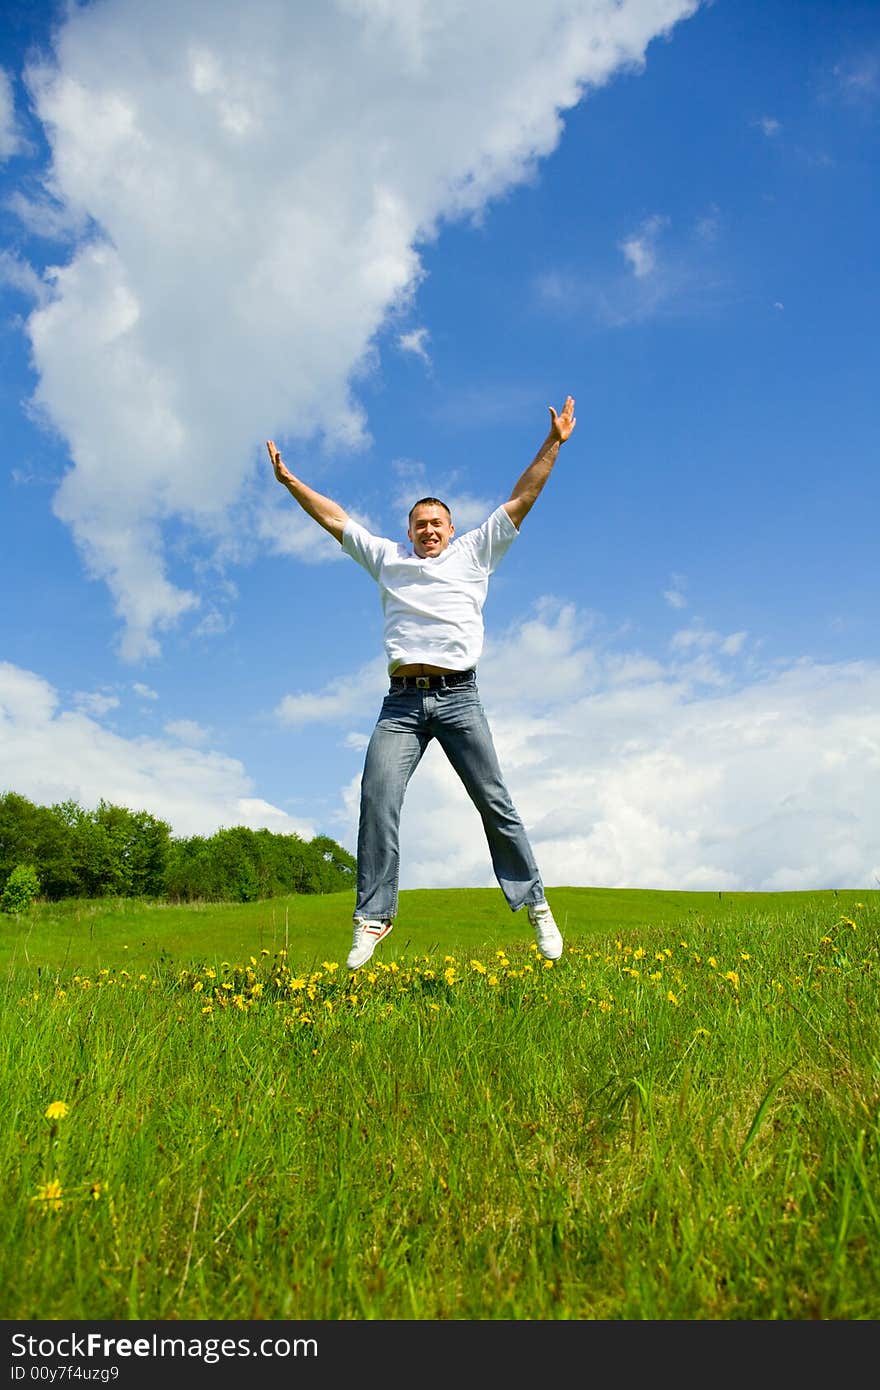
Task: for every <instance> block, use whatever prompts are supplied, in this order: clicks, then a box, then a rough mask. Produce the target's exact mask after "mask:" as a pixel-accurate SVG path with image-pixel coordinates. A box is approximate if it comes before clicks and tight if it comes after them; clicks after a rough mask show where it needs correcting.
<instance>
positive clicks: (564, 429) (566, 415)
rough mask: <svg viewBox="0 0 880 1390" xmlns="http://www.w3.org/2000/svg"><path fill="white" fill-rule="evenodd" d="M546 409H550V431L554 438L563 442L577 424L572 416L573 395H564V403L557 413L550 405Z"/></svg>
mask: <svg viewBox="0 0 880 1390" xmlns="http://www.w3.org/2000/svg"><path fill="white" fill-rule="evenodd" d="M547 409H548V410H549V411H550V433H551V434H552V435H553V437H554V439H558V440H559V443H560V444H564V443H565V441H566V439H567V438H568V436H569V435H570V434H571V432H572V430H573V429H574V427H575V425H576V424H577V420H576V419H575V418H574V397H573V396H566V398H565V405H564V406H563V407H562V410H561V412H560V413H559V414H558V415H557V414H556V411H555V410H554V409H553V407H552V405H551V406H548V407H547Z"/></svg>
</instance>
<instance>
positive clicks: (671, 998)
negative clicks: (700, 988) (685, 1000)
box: [666, 990, 678, 1004]
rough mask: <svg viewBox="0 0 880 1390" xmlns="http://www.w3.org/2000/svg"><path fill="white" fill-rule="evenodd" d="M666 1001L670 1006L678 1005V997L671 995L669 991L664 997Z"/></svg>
mask: <svg viewBox="0 0 880 1390" xmlns="http://www.w3.org/2000/svg"><path fill="white" fill-rule="evenodd" d="M666 999H667V1002H668V1003H670V1004H677V1003H678V997H677V995H675V994H673V993H672V990H669V992H668V994H667V995H666Z"/></svg>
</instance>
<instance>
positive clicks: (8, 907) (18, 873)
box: [0, 864, 40, 914]
mask: <svg viewBox="0 0 880 1390" xmlns="http://www.w3.org/2000/svg"><path fill="white" fill-rule="evenodd" d="M39 891H40V879H39V876H38V874H37V871H36V869H35V868H34V866H33V864H17V865H16V867H15V868H14V869H13V870H12V873H11V874H10V875H9V877H8V879H7V880H6V886H5V888H4V889H3V893H2V896H0V910H2V911H3V912H9V913H12V914H15V913H18V912H27V910H28V908H29V907H30V905H31V903H32V902H33V901H34V899H35V898H36V896H37V894H38V893H39Z"/></svg>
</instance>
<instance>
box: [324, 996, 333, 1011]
mask: <svg viewBox="0 0 880 1390" xmlns="http://www.w3.org/2000/svg"><path fill="white" fill-rule="evenodd" d="M324 1008H325V1009H326V1010H327V1012H328V1014H332V1012H333V1000H332V999H325V1000H324Z"/></svg>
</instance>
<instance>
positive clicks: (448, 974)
mask: <svg viewBox="0 0 880 1390" xmlns="http://www.w3.org/2000/svg"><path fill="white" fill-rule="evenodd" d="M443 978H444V980H445V981H446V983H447V984H448V985H454V984H455V971H454V970H453V968H452V966H451V965H450V966H449V968H448V969H447V970H444V971H443Z"/></svg>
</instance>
